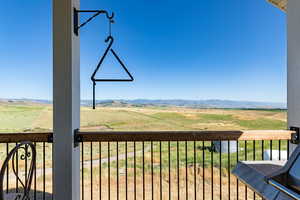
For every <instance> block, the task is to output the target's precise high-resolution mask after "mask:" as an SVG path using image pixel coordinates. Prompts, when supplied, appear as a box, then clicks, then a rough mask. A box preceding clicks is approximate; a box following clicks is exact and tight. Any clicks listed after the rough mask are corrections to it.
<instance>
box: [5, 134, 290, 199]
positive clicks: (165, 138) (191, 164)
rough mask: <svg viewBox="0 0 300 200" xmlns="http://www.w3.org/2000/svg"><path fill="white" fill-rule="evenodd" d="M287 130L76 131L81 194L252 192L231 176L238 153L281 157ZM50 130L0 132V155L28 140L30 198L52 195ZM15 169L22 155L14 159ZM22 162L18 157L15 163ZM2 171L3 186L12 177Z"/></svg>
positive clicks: (10, 188) (10, 184)
mask: <svg viewBox="0 0 300 200" xmlns="http://www.w3.org/2000/svg"><path fill="white" fill-rule="evenodd" d="M292 133H293V132H291V131H178V132H176V131H160V132H97V133H91V132H78V133H77V139H78V141H79V142H80V148H81V198H82V199H84V200H87V199H89V200H98V199H99V200H106V199H108V200H110V199H126V200H127V199H128V200H131V199H132V200H136V199H143V200H146V199H159V200H164V199H169V200H171V199H174V200H191V199H205V200H206V199H224V200H227V199H260V197H259V196H258V195H256V194H254V193H253V192H252V191H251V190H250V189H249V188H247V187H246V186H245V185H243V184H242V183H240V182H238V181H237V179H236V178H235V177H234V176H232V175H231V173H230V172H231V170H232V169H233V167H234V166H235V165H236V163H237V161H239V160H265V159H287V158H288V155H289V147H288V141H289V140H290V139H291V136H292ZM51 138H52V133H22V134H1V135H0V142H1V143H2V144H0V148H1V152H2V153H1V161H3V160H4V158H5V156H6V155H7V153H8V152H9V150H10V149H11V148H13V146H14V145H16V143H18V142H20V141H32V142H34V144H35V145H36V149H37V170H36V172H35V174H34V179H33V185H32V194H31V195H32V199H52V144H51ZM16 162H17V165H18V168H19V169H20V170H19V171H18V173H20V174H22V170H21V168H22V167H24V165H25V163H26V162H27V160H25V161H21V160H20V161H19V160H18V159H17V161H16ZM22 163H23V164H22ZM12 174H13V173H12V169H11V168H8V170H7V173H6V181H5V186H6V191H7V192H8V193H9V192H18V190H19V188H20V184H19V183H18V181H17V180H16V178H15V177H14V176H13V175H12Z"/></svg>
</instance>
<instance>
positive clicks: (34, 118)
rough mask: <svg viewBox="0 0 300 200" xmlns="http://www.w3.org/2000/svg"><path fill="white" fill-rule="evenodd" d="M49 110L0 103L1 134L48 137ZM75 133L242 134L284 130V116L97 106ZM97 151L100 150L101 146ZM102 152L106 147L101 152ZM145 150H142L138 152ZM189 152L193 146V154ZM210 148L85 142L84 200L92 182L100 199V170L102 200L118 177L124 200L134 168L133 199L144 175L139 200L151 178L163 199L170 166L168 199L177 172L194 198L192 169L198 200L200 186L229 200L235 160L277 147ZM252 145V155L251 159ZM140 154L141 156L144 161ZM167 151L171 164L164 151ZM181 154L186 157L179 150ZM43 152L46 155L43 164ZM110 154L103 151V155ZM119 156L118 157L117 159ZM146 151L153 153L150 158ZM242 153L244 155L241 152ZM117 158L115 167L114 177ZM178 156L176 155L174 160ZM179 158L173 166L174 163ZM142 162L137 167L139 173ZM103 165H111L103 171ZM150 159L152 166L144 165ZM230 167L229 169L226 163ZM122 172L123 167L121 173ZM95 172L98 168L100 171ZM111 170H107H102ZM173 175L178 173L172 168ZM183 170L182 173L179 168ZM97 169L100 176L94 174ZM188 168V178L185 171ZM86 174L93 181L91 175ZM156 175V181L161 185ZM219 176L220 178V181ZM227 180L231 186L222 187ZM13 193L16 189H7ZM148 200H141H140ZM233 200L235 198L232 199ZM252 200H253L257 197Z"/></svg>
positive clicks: (48, 162) (84, 114)
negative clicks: (40, 133)
mask: <svg viewBox="0 0 300 200" xmlns="http://www.w3.org/2000/svg"><path fill="white" fill-rule="evenodd" d="M52 112H53V109H52V106H51V105H48V104H37V103H0V132H37V131H51V127H52V124H53V123H52ZM81 129H83V130H88V131H93V130H106V131H109V130H133V131H134V130H233V129H234V130H239V129H242V130H245V129H248V130H249V129H286V111H284V110H243V109H194V108H185V107H154V106H144V107H135V106H103V107H98V108H97V109H96V110H92V109H91V108H90V107H82V108H81ZM43 145H44V144H43V143H38V144H37V153H38V157H37V168H38V170H37V179H38V182H42V178H43V173H44V172H45V178H46V180H47V184H46V186H45V188H46V191H47V192H49V193H51V187H52V181H51V180H52V179H51V170H52V145H51V144H49V143H45V146H43ZM100 145H101V146H100ZM108 145H109V147H108ZM143 145H144V147H143ZM194 145H195V147H194ZM211 145H212V143H211V142H208V141H206V142H202V141H198V142H195V143H194V142H187V143H185V142H179V143H177V142H170V143H168V142H161V143H160V142H153V143H150V142H145V143H144V144H143V143H141V142H136V143H133V142H128V143H127V144H126V143H125V142H119V143H118V144H117V143H115V142H111V143H110V144H109V143H107V142H101V143H98V142H93V143H84V145H82V146H81V149H84V151H83V154H81V159H82V160H83V161H84V162H83V165H82V166H83V168H84V170H83V175H84V182H83V184H84V190H85V193H86V195H85V197H84V199H90V195H88V194H87V193H89V191H91V183H93V191H94V192H93V196H94V197H95V198H96V196H99V195H100V194H99V177H100V174H99V173H100V171H101V173H102V175H101V177H102V178H101V181H102V193H101V194H102V196H103V199H106V197H107V191H108V189H107V187H108V180H109V181H110V184H111V195H112V197H115V194H116V188H117V182H116V176H117V174H119V178H120V180H119V181H120V182H119V184H120V195H121V196H122V197H124V195H125V187H124V183H125V177H126V169H127V172H128V174H127V175H128V182H130V183H131V184H132V183H133V182H134V169H136V176H137V177H136V183H137V185H136V188H137V191H138V192H137V193H138V195H139V196H140V195H142V193H141V191H142V175H143V170H144V175H145V180H146V186H145V187H146V196H147V197H151V189H152V188H151V181H152V180H151V175H152V174H153V176H154V179H153V184H154V191H156V192H155V193H154V195H155V197H156V198H159V197H158V195H159V192H158V191H159V189H160V188H159V185H160V182H161V181H162V185H163V193H162V195H163V199H168V189H167V188H168V181H169V177H168V174H169V171H168V169H169V168H168V166H169V163H170V174H171V175H170V180H171V182H172V184H173V185H172V190H173V192H172V197H173V198H174V199H176V195H177V192H178V188H177V186H176V184H177V180H178V177H177V175H176V174H177V173H178V172H179V173H180V177H179V180H180V191H181V192H182V194H183V196H185V193H184V192H185V184H186V183H187V184H188V185H190V187H189V189H188V193H189V196H193V191H194V185H193V184H194V182H193V181H194V180H193V176H194V172H195V171H194V170H196V176H197V184H196V186H197V191H198V193H199V197H198V198H197V199H203V198H202V195H200V194H202V190H203V184H204V186H205V189H204V190H205V193H207V196H206V197H205V199H210V197H211V184H214V190H215V191H214V192H213V194H214V195H216V196H218V195H219V194H220V191H222V194H223V199H228V197H227V196H226V195H228V187H229V185H230V187H231V190H232V192H231V196H232V197H235V196H236V194H237V192H236V190H235V189H236V187H237V182H236V179H235V178H234V177H233V176H232V175H231V178H230V179H228V178H229V176H228V175H229V172H230V171H229V170H231V169H232V168H233V167H234V166H235V164H236V161H237V159H239V160H243V159H245V158H246V157H247V159H253V158H256V159H257V160H260V159H261V158H262V153H263V152H262V150H261V149H262V146H264V149H265V150H267V149H269V148H270V146H271V145H272V148H273V150H277V149H279V143H278V141H274V142H273V143H272V144H271V143H270V141H265V142H264V143H262V142H261V141H258V142H256V143H254V142H253V141H248V142H247V143H244V142H239V154H237V153H236V152H231V153H230V154H228V153H222V154H220V153H217V152H211V151H209V150H208V149H206V150H203V147H211ZM13 146H14V144H10V145H8V149H11V148H13ZM254 146H255V148H256V152H255V153H254V151H253V149H254ZM281 146H282V147H281V150H286V141H281ZM143 148H144V154H143ZM169 148H170V150H171V151H170V157H169V154H168V149H169ZM185 148H187V151H185ZM194 148H196V153H197V155H196V157H194ZM0 149H1V153H0V157H1V159H4V158H5V156H6V146H5V144H3V145H1V147H0ZM43 149H46V153H45V157H44V156H43ZM108 149H109V150H108ZM117 149H118V152H117ZM134 149H135V150H136V158H135V159H136V160H135V159H134V157H133V155H134ZM151 149H152V153H151ZM245 149H248V151H245ZM117 153H118V156H119V157H118V158H119V162H118V166H119V171H118V172H117V171H116V170H117ZM126 153H127V156H128V159H127V162H128V163H127V164H126V163H125V161H126V159H125V155H126ZM177 153H178V154H177ZM178 155H179V159H178V157H177V156H178ZM143 156H144V162H145V165H144V168H143ZM108 158H110V165H108V163H109V162H108ZM152 160H153V164H151V161H152ZM43 161H45V169H43ZM228 161H229V162H228ZM126 165H127V168H126V167H125V166H126ZM100 166H101V168H100ZM109 166H110V167H109ZM177 167H178V168H179V171H177V169H178V168H177ZM186 167H187V168H186ZM109 168H110V177H108V169H109ZM100 169H101V170H100ZM186 169H187V171H186ZM186 173H188V176H189V179H188V182H186V179H185V174H186ZM91 174H93V178H92V176H91ZM160 174H161V176H162V179H160V178H159V177H160ZM220 177H221V178H220ZM229 180H231V182H229ZM10 184H11V186H12V187H14V185H15V182H14V181H11V182H10ZM42 186H43V185H42V184H38V189H39V190H41V191H42V190H43V188H42ZM238 187H239V191H240V192H241V194H240V197H241V198H243V199H244V196H243V195H244V194H245V193H244V191H245V187H244V185H243V184H241V183H240V184H239V186H238ZM128 195H129V197H130V199H131V197H133V196H132V195H133V185H129V191H128ZM248 195H249V196H248V199H253V193H252V192H250V191H249V192H248ZM146 199H147V198H146ZM233 199H234V198H233ZM257 199H258V198H257Z"/></svg>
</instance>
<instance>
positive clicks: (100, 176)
mask: <svg viewBox="0 0 300 200" xmlns="http://www.w3.org/2000/svg"><path fill="white" fill-rule="evenodd" d="M98 145H99V200H101V199H102V144H101V142H99V144H98Z"/></svg>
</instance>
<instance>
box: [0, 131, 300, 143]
mask: <svg viewBox="0 0 300 200" xmlns="http://www.w3.org/2000/svg"><path fill="white" fill-rule="evenodd" d="M294 133H295V132H294V131H289V130H253V131H252V130H251V131H100V132H83V131H79V132H78V133H77V136H78V137H77V138H78V139H79V140H80V141H81V142H97V141H99V142H100V141H102V142H105V141H106V142H107V141H111V142H114V141H115V142H116V141H119V142H121V141H129V142H130V141H215V140H217V141H218V140H241V141H244V140H291V138H292V135H293V134H294ZM52 136H53V133H52V132H48V133H0V143H15V142H21V141H31V142H51V141H52V138H53V137H52Z"/></svg>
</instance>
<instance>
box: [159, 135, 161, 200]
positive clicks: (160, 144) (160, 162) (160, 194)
mask: <svg viewBox="0 0 300 200" xmlns="http://www.w3.org/2000/svg"><path fill="white" fill-rule="evenodd" d="M161 158H162V157H161V141H159V186H160V191H159V192H160V200H162V171H161V170H162V159H161Z"/></svg>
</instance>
